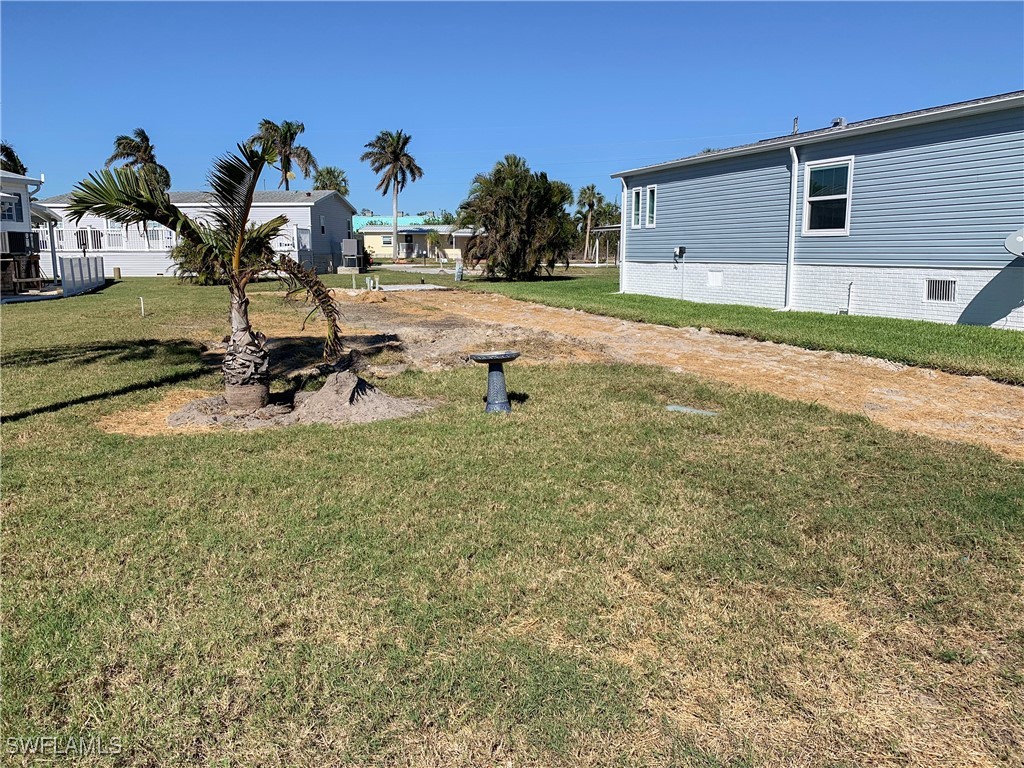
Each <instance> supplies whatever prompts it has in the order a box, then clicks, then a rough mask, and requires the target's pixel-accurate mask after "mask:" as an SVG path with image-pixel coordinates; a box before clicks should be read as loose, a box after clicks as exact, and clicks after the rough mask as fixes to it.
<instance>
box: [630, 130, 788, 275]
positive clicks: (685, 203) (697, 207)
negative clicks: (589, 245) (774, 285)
mask: <svg viewBox="0 0 1024 768" xmlns="http://www.w3.org/2000/svg"><path fill="white" fill-rule="evenodd" d="M788 163H789V154H788V152H787V151H786V150H775V151H772V152H766V153H764V154H762V155H755V156H752V157H742V158H733V159H729V160H723V161H721V162H717V163H708V164H706V165H697V166H691V167H689V168H675V169H669V170H664V171H657V172H653V173H647V174H643V175H638V176H633V177H629V178H627V179H626V183H627V186H626V209H627V210H626V237H625V244H626V247H625V253H626V258H627V259H628V260H629V261H645V262H660V261H668V262H671V261H672V260H673V257H672V252H673V249H674V248H675V247H676V246H684V247H685V248H686V256H685V259H686V260H687V261H691V260H693V261H699V262H711V263H715V262H721V263H761V264H780V263H781V264H784V263H785V262H786V239H787V236H788V232H789V183H790V182H789V168H788ZM655 184H656V185H657V187H658V193H657V195H658V197H657V216H656V225H655V227H654V228H653V229H652V228H648V227H646V226H644V225H646V221H647V219H646V217H647V210H646V202H647V192H646V187H647V186H649V185H655ZM637 187H640V188H641V190H642V194H641V200H642V203H641V205H642V214H643V215H642V216H641V222H642V225H641V228H640V229H633V228H632V226H631V225H632V215H633V211H632V203H633V198H632V190H633V189H635V188H637Z"/></svg>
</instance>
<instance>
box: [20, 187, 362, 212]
mask: <svg viewBox="0 0 1024 768" xmlns="http://www.w3.org/2000/svg"><path fill="white" fill-rule="evenodd" d="M333 194H334V192H333V191H332V190H329V189H315V190H312V191H306V190H288V191H285V190H283V189H267V190H263V189H259V190H256V194H255V195H254V196H253V202H254V203H261V204H272V203H293V204H294V203H310V204H312V203H315V202H317V201H319V200H323V199H324V198H325V197H330V196H331V195H333ZM170 196H171V202H172V203H174V204H175V205H202V204H204V203H206V202H208V200H209V198H210V193H209V192H202V191H187V192H171V193H170ZM342 199H344V198H342ZM39 202H41V203H44V204H46V205H61V204H65V205H66V204H67V203H69V202H71V193H70V192H65V193H64V194H63V195H54V196H53V197H48V198H46V199H45V200H40V201H39ZM345 202H346V203H347V202H348V201H347V200H346V201H345ZM349 205H350V207H351V204H349ZM353 210H355V209H354V208H353Z"/></svg>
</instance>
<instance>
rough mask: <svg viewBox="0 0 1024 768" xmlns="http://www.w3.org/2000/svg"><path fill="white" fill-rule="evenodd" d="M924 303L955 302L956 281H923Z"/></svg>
mask: <svg viewBox="0 0 1024 768" xmlns="http://www.w3.org/2000/svg"><path fill="white" fill-rule="evenodd" d="M924 298H925V301H945V302H953V301H956V280H925V294H924Z"/></svg>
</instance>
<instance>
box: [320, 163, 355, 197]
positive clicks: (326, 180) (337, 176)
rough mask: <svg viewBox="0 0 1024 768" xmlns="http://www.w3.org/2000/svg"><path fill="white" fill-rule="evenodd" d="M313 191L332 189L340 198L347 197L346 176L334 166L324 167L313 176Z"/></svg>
mask: <svg viewBox="0 0 1024 768" xmlns="http://www.w3.org/2000/svg"><path fill="white" fill-rule="evenodd" d="M313 189H333V190H334V191H335V192H337V193H338V194H339V195H341V196H342V197H348V176H346V175H345V172H344V171H343V170H341V168H338V167H337V166H335V165H325V166H323V167H321V168H318V169H317V171H316V174H315V175H314V176H313Z"/></svg>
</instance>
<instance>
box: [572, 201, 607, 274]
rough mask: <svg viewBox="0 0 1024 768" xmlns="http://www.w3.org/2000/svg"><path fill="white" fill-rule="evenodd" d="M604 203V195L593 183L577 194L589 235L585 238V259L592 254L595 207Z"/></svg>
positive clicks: (578, 205) (578, 204) (577, 203)
mask: <svg viewBox="0 0 1024 768" xmlns="http://www.w3.org/2000/svg"><path fill="white" fill-rule="evenodd" d="M603 204H604V195H602V194H601V193H600V192H598V191H597V187H595V186H594V185H593V184H587V186H585V187H582V188H581V189H580V191H579V194H578V195H577V196H576V206H577V207H578V208H579V209H580V211H581V212H582V213H583V214H585V215H586V219H587V236H586V238H585V240H584V243H585V245H584V251H583V260H584V261H586V259H587V257H588V256H589V255H590V230H591V229H592V228H593V225H594V209H595V208H598V207H600V206H601V205H603Z"/></svg>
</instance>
